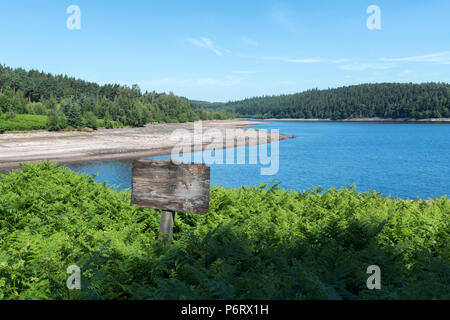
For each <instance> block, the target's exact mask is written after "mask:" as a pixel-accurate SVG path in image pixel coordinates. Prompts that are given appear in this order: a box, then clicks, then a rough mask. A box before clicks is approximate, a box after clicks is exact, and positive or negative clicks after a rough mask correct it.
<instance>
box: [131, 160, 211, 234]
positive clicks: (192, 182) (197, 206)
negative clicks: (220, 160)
mask: <svg viewBox="0 0 450 320" xmlns="http://www.w3.org/2000/svg"><path fill="white" fill-rule="evenodd" d="M132 176H133V178H132V189H133V191H132V195H131V203H133V204H136V205H138V206H139V207H143V208H153V209H159V210H163V213H162V216H161V225H160V233H162V234H166V235H167V236H168V237H169V239H171V238H172V229H173V219H174V216H175V214H174V212H176V211H177V212H190V213H199V214H205V213H207V212H208V211H209V182H210V168H209V167H207V166H206V165H204V164H184V163H174V162H173V161H160V160H147V159H145V160H135V161H134V162H133V173H132Z"/></svg>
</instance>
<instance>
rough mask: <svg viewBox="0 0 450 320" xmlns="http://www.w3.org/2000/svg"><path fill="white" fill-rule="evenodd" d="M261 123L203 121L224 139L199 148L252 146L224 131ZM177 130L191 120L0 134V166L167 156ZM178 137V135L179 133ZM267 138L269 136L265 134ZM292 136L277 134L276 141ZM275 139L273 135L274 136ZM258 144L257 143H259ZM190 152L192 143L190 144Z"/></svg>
mask: <svg viewBox="0 0 450 320" xmlns="http://www.w3.org/2000/svg"><path fill="white" fill-rule="evenodd" d="M261 123H262V122H255V121H243V120H211V121H203V122H202V127H203V132H204V133H205V132H206V133H207V132H208V129H217V130H218V131H219V132H221V134H222V136H223V137H224V139H223V140H222V141H216V140H215V139H214V137H213V135H211V134H209V135H208V134H204V135H203V136H204V137H203V146H202V150H208V149H223V148H226V147H229V146H230V145H231V146H235V147H240V146H244V145H255V144H257V143H254V142H252V141H249V140H248V141H247V140H246V139H244V140H243V141H242V140H240V139H239V136H238V137H236V138H237V139H236V140H235V139H234V138H233V139H232V141H231V140H230V137H226V134H225V132H226V130H227V129H233V128H241V127H242V126H245V125H255V124H261ZM177 129H183V130H185V131H184V133H182V135H184V136H186V135H191V137H193V135H194V123H180V124H169V123H166V124H151V125H147V126H145V127H143V128H120V129H100V130H98V131H95V132H80V131H71V132H48V131H38V132H26V133H11V134H8V133H7V134H3V135H0V169H2V170H8V169H15V168H18V167H19V163H20V162H39V161H42V160H49V161H56V162H58V163H60V164H69V163H82V162H91V161H100V160H118V159H122V160H130V159H137V158H141V157H150V156H160V155H167V154H170V153H171V152H172V149H173V147H174V146H175V145H179V144H180V143H179V141H178V142H177V141H174V140H171V137H173V132H174V131H175V130H177ZM242 129H243V130H242V132H241V133H240V137H246V136H248V135H249V134H252V133H253V134H254V133H255V132H256V133H257V132H258V130H255V129H246V128H242ZM179 137H180V138H181V135H179ZM267 138H268V139H267V142H268V143H270V142H273V141H271V140H272V139H271V135H270V134H269V135H268V136H267ZM290 138H293V137H290V136H286V135H283V134H280V135H279V137H278V140H279V141H281V140H285V139H290ZM275 139H277V138H275ZM260 143H261V142H260ZM190 148H191V149H192V151H200V150H194V149H193V144H190Z"/></svg>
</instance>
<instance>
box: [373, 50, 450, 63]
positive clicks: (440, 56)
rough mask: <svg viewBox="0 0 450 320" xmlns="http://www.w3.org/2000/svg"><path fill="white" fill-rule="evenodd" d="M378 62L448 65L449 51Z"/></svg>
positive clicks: (382, 59) (449, 59)
mask: <svg viewBox="0 0 450 320" xmlns="http://www.w3.org/2000/svg"><path fill="white" fill-rule="evenodd" d="M380 60H381V61H390V62H425V63H435V64H450V51H445V52H438V53H432V54H425V55H421V56H412V57H404V58H381V59H380Z"/></svg>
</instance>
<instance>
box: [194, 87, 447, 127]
mask: <svg viewBox="0 0 450 320" xmlns="http://www.w3.org/2000/svg"><path fill="white" fill-rule="evenodd" d="M196 103H197V104H200V102H196ZM205 106H206V107H207V108H209V109H210V110H226V111H228V112H233V113H235V114H236V115H237V116H239V117H253V118H278V119H280V118H297V119H299V118H307V119H313V118H318V119H333V120H338V119H348V118H372V117H380V118H416V119H423V118H441V117H445V118H447V117H450V85H449V84H444V83H423V84H412V83H410V84H400V83H380V84H363V85H357V86H349V87H342V88H338V89H328V90H308V91H305V92H302V93H296V94H291V95H280V96H264V97H259V98H251V99H245V100H242V101H235V102H229V103H226V104H222V105H221V104H217V103H215V104H205Z"/></svg>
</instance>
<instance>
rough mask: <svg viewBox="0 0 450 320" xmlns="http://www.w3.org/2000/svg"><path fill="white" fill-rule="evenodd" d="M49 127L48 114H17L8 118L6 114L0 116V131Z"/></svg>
mask: <svg viewBox="0 0 450 320" xmlns="http://www.w3.org/2000/svg"><path fill="white" fill-rule="evenodd" d="M46 127H47V116H39V115H32V114H17V115H15V116H14V117H13V118H9V119H7V117H6V114H4V115H1V116H0V133H3V132H6V131H21V130H40V129H45V128H46Z"/></svg>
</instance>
